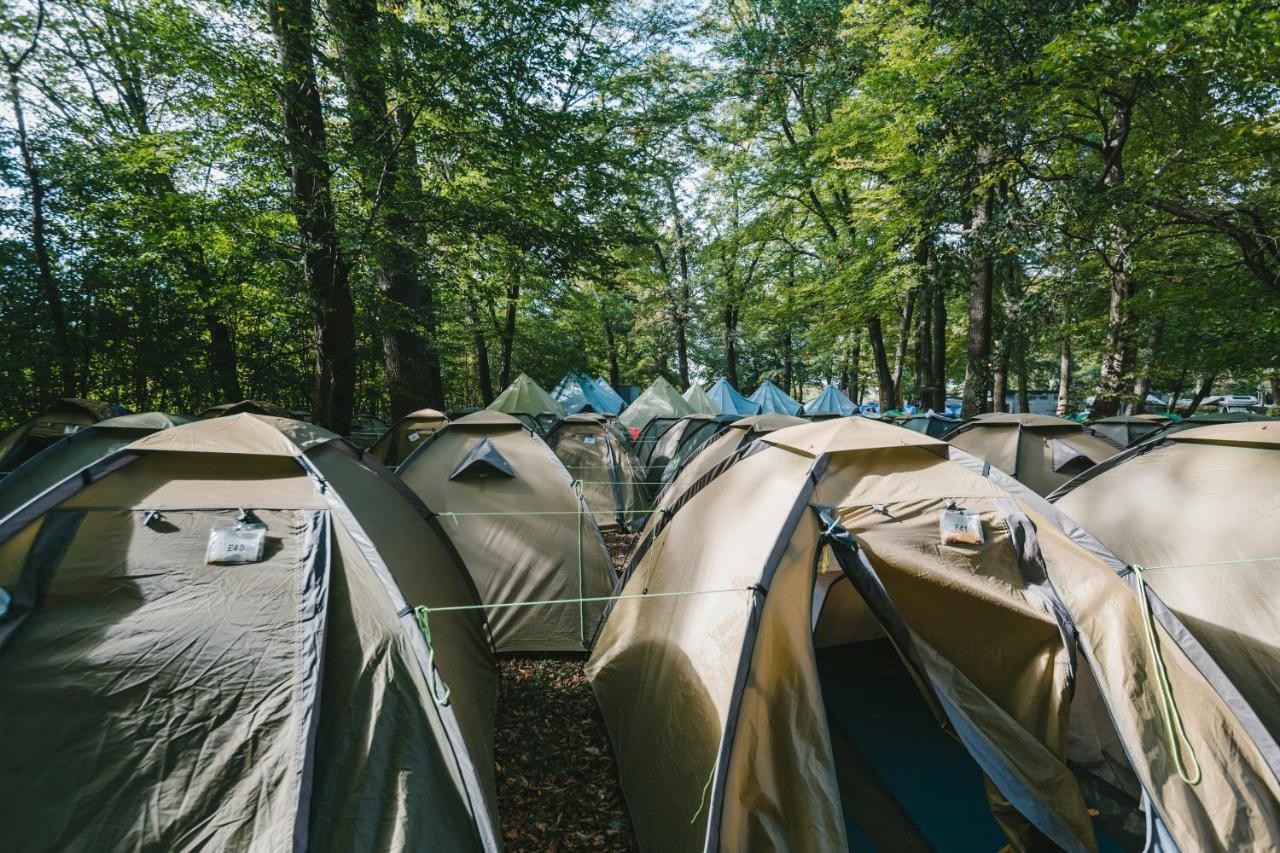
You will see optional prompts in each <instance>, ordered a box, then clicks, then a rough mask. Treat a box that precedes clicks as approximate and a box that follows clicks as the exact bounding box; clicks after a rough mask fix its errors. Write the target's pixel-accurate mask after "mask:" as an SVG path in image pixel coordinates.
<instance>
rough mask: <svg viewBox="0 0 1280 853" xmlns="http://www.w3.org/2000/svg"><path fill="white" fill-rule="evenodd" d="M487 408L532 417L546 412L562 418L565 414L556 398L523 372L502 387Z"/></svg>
mask: <svg viewBox="0 0 1280 853" xmlns="http://www.w3.org/2000/svg"><path fill="white" fill-rule="evenodd" d="M489 409H491V410H492V411H495V412H506V413H507V414H509V415H514V414H525V415H531V416H533V417H534V418H537V417H538V416H539V415H548V414H549V415H555V416H556V417H557V418H563V417H564V416H565V415H566V414H567V412H565V410H564V406H562V405H560V402H559V401H558V400H556V399H555V398H554V397H552V396H551V395H550V394H548V393H547V392H546V391H544V390H542V387H541V386H540V385H538V383H537V382H534V381H533V380H532V379H530V378H529V377H528V376H527V375H525V374H523V373H521V374H520V375H519V376H517V377H516V378H515V381H514V382H512V383H511V384H510V385H508V386H507V387H506V388H505V389H503V391H502V393H501V394H499V395H498V397H497V399H495V400H494V401H493V402H492V403H490V404H489Z"/></svg>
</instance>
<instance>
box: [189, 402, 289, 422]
mask: <svg viewBox="0 0 1280 853" xmlns="http://www.w3.org/2000/svg"><path fill="white" fill-rule="evenodd" d="M231 415H269V416H271V417H273V418H291V417H292V415H290V413H289V412H287V411H285V410H284V409H282V408H280V407H279V406H277V405H276V404H274V403H267V402H264V401H262V400H241V401H240V402H238V403H221V404H219V405H217V406H210V407H209V408H207V409H205V410H204V411H203V412H201V413H200V414H199V415H198V416H197V417H199V418H200V419H201V420H206V419H208V418H226V417H230V416H231Z"/></svg>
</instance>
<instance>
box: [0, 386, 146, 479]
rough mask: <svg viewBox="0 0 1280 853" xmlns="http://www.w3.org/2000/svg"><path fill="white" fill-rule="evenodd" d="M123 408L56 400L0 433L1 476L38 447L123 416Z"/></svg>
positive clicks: (43, 446) (104, 404)
mask: <svg viewBox="0 0 1280 853" xmlns="http://www.w3.org/2000/svg"><path fill="white" fill-rule="evenodd" d="M124 413H125V410H123V409H119V408H117V407H116V406H113V405H111V404H110V403H103V402H101V401H99V400H76V399H71V398H64V399H61V400H55V401H53V403H52V404H50V406H49V407H48V408H46V409H45V410H44V411H43V412H41V413H40V414H38V415H36V416H35V417H34V418H32V419H31V420H29V421H27V422H25V423H22V424H19V425H18V426H16V427H14V428H13V429H11V430H9V431H8V432H6V433H5V434H4V435H2V436H0V477H3V476H4V475H5V474H8V473H9V472H10V471H12V470H13V469H15V468H17V467H18V466H19V465H21V464H22V463H23V462H26V461H27V460H28V459H30V458H31V457H32V456H35V455H36V454H37V453H39V452H40V451H41V450H44V449H45V448H46V447H48V446H50V445H51V444H55V443H56V442H59V441H61V440H62V439H64V438H66V437H67V436H69V435H73V434H75V433H76V432H78V431H79V430H81V429H83V428H84V427H87V426H89V425H90V424H96V423H98V422H99V421H103V420H106V419H107V418H113V417H115V416H117V415H122V414H124Z"/></svg>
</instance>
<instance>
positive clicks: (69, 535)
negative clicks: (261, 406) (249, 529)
mask: <svg viewBox="0 0 1280 853" xmlns="http://www.w3.org/2000/svg"><path fill="white" fill-rule="evenodd" d="M290 423H291V422H284V421H275V420H273V419H268V418H262V419H260V418H257V417H254V416H250V415H239V416H233V417H231V418H228V419H220V420H210V421H200V422H196V423H192V424H188V425H185V426H179V427H176V428H174V429H172V430H166V432H170V433H174V434H175V436H174V437H172V438H169V439H168V440H156V441H152V440H151V439H153V438H155V436H156V435H159V433H156V434H153V436H151V437H148V438H145V439H142V440H140V441H139V442H135V443H134V444H133V445H130V446H128V447H126V448H124V449H122V450H120V451H118V452H116V453H115V454H112V455H111V456H109V457H107V458H106V459H104V460H102V462H100V463H98V464H96V465H93V466H91V467H90V469H89V470H88V471H87V472H86V473H85V474H83V475H77V476H75V477H73V478H71V479H69V480H68V481H66V482H65V483H64V484H63V485H61V486H59V487H57V488H56V489H55V490H54V491H53V492H50V493H46V494H45V495H44V496H42V497H41V498H39V499H38V500H37V501H35V502H33V503H32V504H28V506H27V507H26V508H25V509H24V510H23V511H22V513H20V514H19V515H18V516H15V517H11V518H10V519H9V520H8V521H6V522H4V523H2V524H0V586H3V587H4V588H5V589H6V590H10V591H14V592H15V593H16V594H15V595H14V602H13V608H12V609H11V611H10V613H9V615H8V618H7V619H6V620H5V621H4V622H3V624H0V683H3V684H4V685H6V688H5V692H4V701H3V702H0V729H2V730H3V731H4V732H5V743H6V746H5V749H4V752H3V755H2V757H0V789H3V790H4V791H5V795H4V797H3V799H2V801H0V816H2V818H3V821H4V825H5V830H4V831H5V837H6V839H7V840H8V841H9V842H10V843H11V844H12V845H14V847H15V849H22V850H67V849H177V848H185V847H199V848H206V849H241V850H258V849H294V850H317V851H319V850H328V849H334V850H345V849H353V848H359V849H369V850H387V851H391V850H401V849H406V848H419V849H420V848H425V847H438V846H446V847H449V848H451V849H469V850H486V849H487V850H496V849H497V848H498V843H497V821H496V813H495V809H494V804H495V797H494V781H493V778H492V719H493V711H494V705H495V700H496V687H497V674H496V669H495V667H494V664H493V660H492V657H491V654H490V652H489V650H488V647H487V645H486V635H485V626H484V620H483V618H482V616H481V615H480V611H479V610H473V611H462V612H459V613H457V614H455V615H456V616H457V617H458V618H456V619H450V620H448V621H446V620H440V624H438V625H436V624H433V625H432V631H433V639H434V640H435V654H434V658H432V656H431V655H430V654H429V652H428V650H427V647H426V644H425V642H424V640H423V636H422V634H421V632H420V631H419V629H418V626H417V625H416V623H415V621H414V617H413V615H412V611H411V606H412V605H416V604H423V605H428V606H433V607H441V606H454V605H471V604H475V603H477V602H478V600H477V596H476V593H475V590H474V587H472V586H471V585H470V581H469V578H468V577H467V575H466V572H465V570H464V569H463V567H462V566H461V564H460V562H459V561H458V559H457V555H456V553H454V552H453V551H452V550H451V549H450V548H449V546H448V543H447V540H445V539H444V538H443V536H442V535H441V533H440V531H439V529H438V527H437V526H436V525H435V524H434V522H433V521H432V520H431V519H430V514H429V512H428V511H427V510H426V509H425V507H422V506H421V504H419V503H415V502H414V500H413V499H411V497H410V496H406V495H405V494H404V493H403V492H402V491H401V489H402V487H400V486H399V485H398V484H397V483H396V481H395V480H394V478H392V477H391V476H390V475H389V474H388V473H387V472H386V471H385V469H380V468H375V467H371V466H376V465H377V463H376V462H373V461H372V460H371V459H369V461H368V462H367V463H366V462H365V461H364V460H365V459H368V457H361V456H360V454H359V453H358V451H355V450H354V449H353V448H351V447H350V446H349V445H346V444H345V442H342V441H340V440H330V441H327V442H323V441H311V440H310V439H312V438H315V437H316V436H315V434H314V433H313V432H311V431H309V430H305V429H301V428H292V429H289V430H288V431H287V432H281V428H282V427H288V426H289V424H290ZM272 432H274V433H275V434H276V436H278V437H279V438H280V440H278V441H274V442H272V441H271V440H269V439H268V434H269V433H272ZM178 433H181V434H182V435H181V436H177V435H176V434H178ZM295 439H297V440H295ZM239 441H243V442H244V446H243V447H237V446H236V442H239ZM209 451H214V452H209ZM86 483H88V485H86ZM241 509H245V510H248V511H249V512H250V513H251V514H252V518H253V519H256V520H257V521H258V522H261V523H264V524H265V525H266V528H267V529H266V535H265V548H264V553H263V556H262V558H261V559H260V560H257V561H253V562H249V563H243V564H225V563H222V564H213V565H211V564H209V563H207V562H206V546H207V544H208V543H209V541H210V531H211V530H212V529H213V528H215V527H217V526H226V525H232V524H234V523H235V522H236V520H237V518H238V517H239V516H240V512H241ZM34 590H39V592H38V593H37V594H35V595H34V596H33V595H32V594H31V592H32V591H34ZM446 690H448V691H450V695H449V700H448V702H447V703H446V704H438V703H437V701H436V699H435V698H433V694H434V696H442V694H443V692H444V691H446ZM51 707H58V708H59V712H58V714H56V715H52V716H51V715H50V714H49V708H51Z"/></svg>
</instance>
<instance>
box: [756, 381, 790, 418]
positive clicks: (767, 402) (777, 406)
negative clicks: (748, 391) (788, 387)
mask: <svg viewBox="0 0 1280 853" xmlns="http://www.w3.org/2000/svg"><path fill="white" fill-rule="evenodd" d="M751 400H752V401H753V402H755V403H756V404H758V405H759V406H760V411H761V412H779V413H781V414H784V415H795V414H799V412H800V404H799V403H797V402H796V401H795V400H793V399H791V396H790V395H789V394H787V392H786V391H783V390H782V389H781V388H779V387H778V386H777V385H774V384H773V382H772V381H771V380H769V379H766V380H765V381H763V382H761V383H760V387H759V388H757V389H756V393H754V394H752V395H751Z"/></svg>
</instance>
